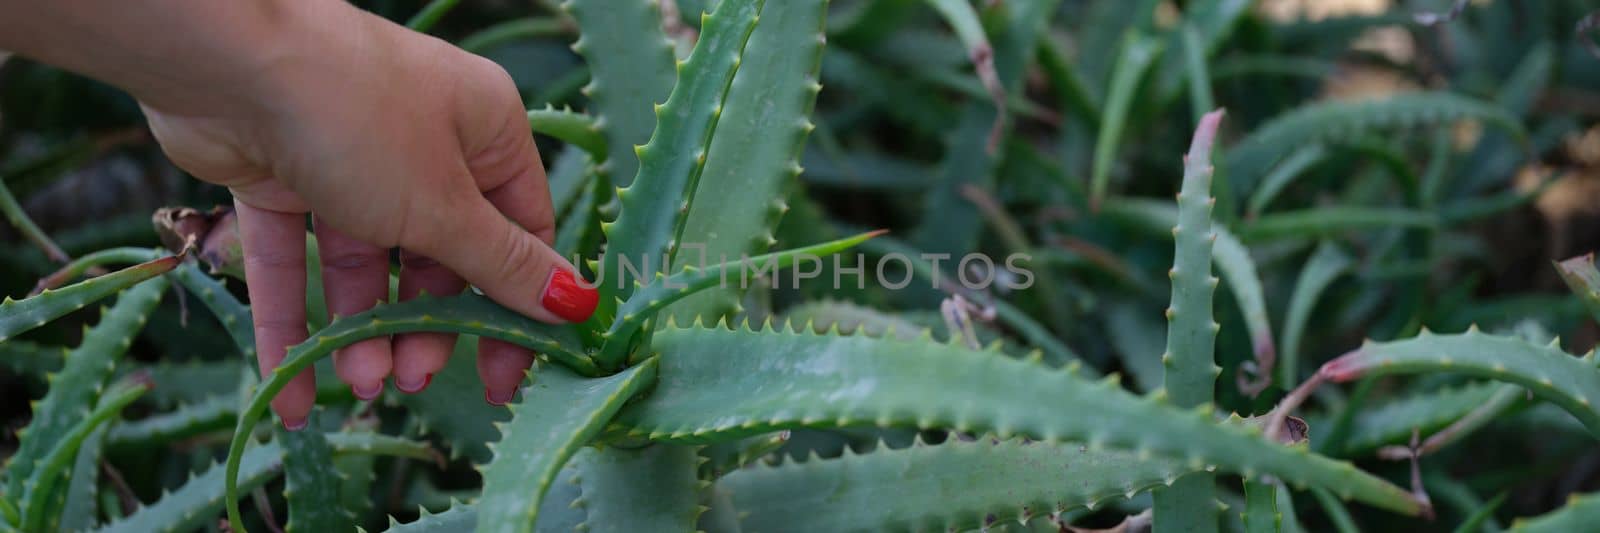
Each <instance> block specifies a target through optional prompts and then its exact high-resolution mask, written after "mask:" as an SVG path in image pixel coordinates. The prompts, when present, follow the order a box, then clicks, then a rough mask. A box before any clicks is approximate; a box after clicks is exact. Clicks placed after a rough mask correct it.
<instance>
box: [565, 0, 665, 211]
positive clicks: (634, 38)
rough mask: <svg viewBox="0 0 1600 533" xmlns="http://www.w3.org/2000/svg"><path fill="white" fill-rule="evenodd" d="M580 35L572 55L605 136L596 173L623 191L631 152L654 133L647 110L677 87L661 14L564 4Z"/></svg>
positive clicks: (644, 6) (629, 6)
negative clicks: (581, 65)
mask: <svg viewBox="0 0 1600 533" xmlns="http://www.w3.org/2000/svg"><path fill="white" fill-rule="evenodd" d="M562 8H564V9H566V11H567V12H568V13H569V14H571V15H572V18H573V20H574V21H576V22H577V24H578V31H579V33H580V34H581V35H582V36H581V37H580V38H579V39H578V42H576V43H573V45H572V50H573V51H574V52H577V53H578V54H579V55H582V56H583V58H584V61H586V62H587V63H588V64H589V72H590V78H589V84H588V85H587V86H585V87H584V88H583V94H584V95H585V96H588V97H589V100H590V101H591V102H593V106H592V107H593V108H592V109H590V111H589V114H591V115H594V117H595V121H596V122H598V123H599V124H600V127H601V130H602V131H604V132H605V135H606V152H607V154H608V155H607V156H606V157H605V158H604V161H605V163H604V164H603V165H601V167H600V169H599V170H600V173H601V174H602V175H604V176H607V178H608V181H610V182H612V183H615V184H616V185H617V186H619V187H620V186H627V185H628V184H629V183H630V182H632V181H633V177H634V174H635V173H637V172H638V168H639V158H638V156H636V155H634V147H635V146H638V145H641V144H644V143H645V142H646V141H649V140H650V134H651V132H652V131H654V130H655V128H656V117H655V115H654V114H652V113H651V106H652V105H654V104H657V103H660V102H664V101H666V99H667V95H668V94H669V93H670V92H671V91H672V88H673V84H674V83H676V82H677V79H678V73H677V71H676V70H675V69H674V63H675V61H676V60H675V59H674V57H673V52H672V42H671V41H669V40H667V36H666V34H665V33H663V32H662V30H661V11H660V8H659V6H658V5H657V3H656V2H652V1H649V0H623V1H616V0H568V1H567V2H566V3H564V4H562Z"/></svg>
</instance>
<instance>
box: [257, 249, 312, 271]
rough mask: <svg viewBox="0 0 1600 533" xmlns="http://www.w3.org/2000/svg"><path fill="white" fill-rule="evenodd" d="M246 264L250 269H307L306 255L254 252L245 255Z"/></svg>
mask: <svg viewBox="0 0 1600 533" xmlns="http://www.w3.org/2000/svg"><path fill="white" fill-rule="evenodd" d="M244 264H245V266H246V267H247V268H248V267H257V268H262V269H268V270H279V269H299V268H305V267H306V259H305V256H304V255H301V254H295V253H285V252H269V251H262V250H254V251H253V252H252V253H249V254H245V257H244Z"/></svg>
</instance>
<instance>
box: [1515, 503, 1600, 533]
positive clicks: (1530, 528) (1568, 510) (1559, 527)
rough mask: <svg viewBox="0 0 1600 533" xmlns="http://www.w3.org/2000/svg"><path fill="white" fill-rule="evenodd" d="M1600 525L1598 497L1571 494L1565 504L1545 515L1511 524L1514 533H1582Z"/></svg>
mask: <svg viewBox="0 0 1600 533" xmlns="http://www.w3.org/2000/svg"><path fill="white" fill-rule="evenodd" d="M1596 523H1600V496H1596V495H1593V494H1573V495H1572V496H1571V497H1569V498H1567V504H1566V505H1565V506H1562V507H1561V508H1560V509H1556V510H1554V511H1551V512H1549V513H1547V514H1544V515H1541V516H1538V517H1535V518H1529V519H1519V520H1517V521H1516V522H1515V523H1513V524H1511V531H1514V532H1516V533H1562V532H1566V531H1583V530H1585V529H1588V528H1590V527H1593V526H1594V524H1596Z"/></svg>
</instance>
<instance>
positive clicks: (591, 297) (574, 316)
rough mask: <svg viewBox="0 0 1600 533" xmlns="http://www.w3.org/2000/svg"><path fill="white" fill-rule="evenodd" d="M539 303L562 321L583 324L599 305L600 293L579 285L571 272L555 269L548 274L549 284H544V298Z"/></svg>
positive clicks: (586, 285) (584, 284) (583, 284)
mask: <svg viewBox="0 0 1600 533" xmlns="http://www.w3.org/2000/svg"><path fill="white" fill-rule="evenodd" d="M539 303H540V304H541V305H543V306H544V308H545V310H548V311H550V312H551V313H554V314H555V315H556V316H558V317H561V318H562V319H563V320H566V321H568V322H583V321H585V320H588V319H589V315H592V314H594V307H595V305H597V304H599V303H600V291H597V290H595V289H594V287H591V286H589V285H588V284H587V283H580V282H579V281H578V280H577V278H575V277H573V275H572V272H571V271H568V270H565V269H561V268H557V269H555V271H554V272H551V273H550V282H549V283H547V284H545V287H544V297H543V298H542V299H540V300H539Z"/></svg>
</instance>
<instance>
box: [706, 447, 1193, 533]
mask: <svg viewBox="0 0 1600 533" xmlns="http://www.w3.org/2000/svg"><path fill="white" fill-rule="evenodd" d="M1190 472H1192V469H1190V468H1187V467H1185V466H1183V465H1182V462H1181V461H1177V460H1172V459H1164V458H1145V457H1141V456H1139V455H1138V454H1136V453H1133V452H1128V451H1120V450H1092V451H1091V450H1088V449H1086V448H1085V447H1084V446H1083V445H1081V444H1078V443H1071V442H1062V443H1049V442H1030V441H1026V440H1016V439H1011V440H1000V439H996V438H992V437H980V438H979V439H978V440H976V441H973V442H965V441H963V440H962V439H961V438H960V437H956V436H951V437H950V438H949V440H947V441H945V442H944V443H943V444H937V445H928V444H924V443H922V442H920V440H919V441H918V442H917V443H915V444H914V445H912V446H911V447H909V448H903V449H888V448H887V447H886V446H882V445H880V447H879V448H878V449H877V450H874V451H871V452H867V453H863V454H857V453H854V452H853V451H851V450H850V448H849V447H846V448H845V452H844V455H843V456H842V457H839V458H836V459H822V458H819V457H816V456H812V458H810V459H808V460H806V461H787V462H785V463H783V464H780V465H775V466H766V465H761V464H757V465H755V466H753V467H750V468H746V469H743V470H739V471H736V472H733V473H730V474H728V475H727V476H725V477H723V478H722V479H721V480H718V481H717V489H718V490H723V491H726V492H727V493H728V495H729V497H730V499H731V500H732V503H733V508H734V509H735V510H736V512H737V513H738V514H739V516H740V521H739V526H740V528H741V530H742V531H746V532H750V533H759V532H772V531H794V530H796V528H797V527H803V528H805V529H807V530H812V531H966V530H972V529H979V528H986V527H992V526H997V525H999V524H1000V523H1001V522H1007V521H1012V520H1015V521H1018V522H1026V521H1028V520H1029V519H1031V518H1036V517H1043V516H1049V515H1050V514H1051V513H1057V512H1062V511H1067V510H1071V509H1076V508H1080V507H1087V508H1090V509H1095V508H1098V507H1100V506H1102V505H1105V504H1106V503H1107V502H1108V501H1111V500H1118V499H1122V498H1131V497H1133V496H1134V495H1136V494H1138V493H1140V492H1144V491H1146V490H1149V489H1151V488H1153V487H1157V486H1164V485H1165V484H1167V483H1171V482H1172V481H1173V480H1174V479H1178V476H1182V475H1185V474H1189V473H1190ZM801 524H804V525H803V526H801Z"/></svg>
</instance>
